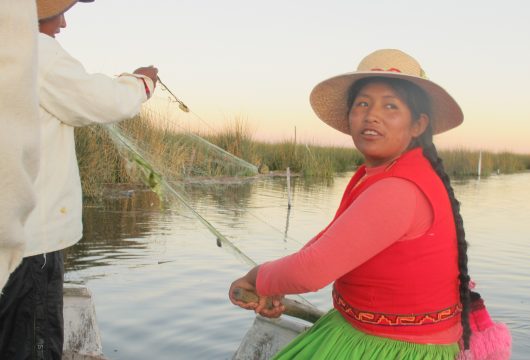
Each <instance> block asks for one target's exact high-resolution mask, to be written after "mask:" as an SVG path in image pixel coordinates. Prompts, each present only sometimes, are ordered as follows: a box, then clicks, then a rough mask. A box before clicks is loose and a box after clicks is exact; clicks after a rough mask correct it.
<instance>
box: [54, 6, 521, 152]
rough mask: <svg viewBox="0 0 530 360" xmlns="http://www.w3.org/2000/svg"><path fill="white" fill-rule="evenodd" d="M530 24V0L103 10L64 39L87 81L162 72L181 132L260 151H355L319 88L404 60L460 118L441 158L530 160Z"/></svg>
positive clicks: (71, 20)
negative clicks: (215, 136) (267, 146)
mask: <svg viewBox="0 0 530 360" xmlns="http://www.w3.org/2000/svg"><path fill="white" fill-rule="evenodd" d="M529 13H530V2H528V1H527V0H504V1H491V0H482V1H478V0H467V1H456V0H445V1H436V2H435V1H426V0H409V1H406V0H365V1H359V0H343V1H339V0H327V1H322V0H320V1H314V0H304V1H301V0H291V1H289V0H283V1H279V0H269V1H252V0H246V1H243V0H226V1H219V0H178V1H173V0H158V1H155V0H150V1H148V0H143V1H142V0H95V2H93V3H89V4H84V3H79V4H77V5H75V6H74V7H73V8H72V9H70V10H69V11H68V12H67V13H66V21H67V24H68V26H67V28H66V29H63V30H62V32H61V33H60V34H58V35H57V37H56V38H57V39H58V40H59V42H60V43H61V44H62V45H63V47H64V48H65V49H66V50H67V51H68V52H69V53H70V54H72V55H73V56H74V57H76V58H77V59H79V60H80V61H81V62H82V63H83V64H84V66H85V67H86V69H87V70H88V71H89V72H98V73H105V74H108V75H117V74H120V73H122V72H131V71H133V70H134V69H136V68H138V67H140V66H145V65H155V66H157V67H158V69H159V76H160V78H161V79H162V81H163V82H164V83H165V84H166V85H167V86H168V87H169V88H170V89H171V90H172V91H173V92H174V93H175V94H176V95H177V96H178V97H179V98H180V99H181V100H182V101H184V102H185V103H186V104H187V105H188V106H189V108H190V109H191V110H192V113H190V114H185V113H183V112H179V111H177V110H174V109H176V106H174V105H172V104H168V101H167V94H166V93H165V92H163V91H161V90H160V89H157V91H156V92H155V96H154V99H152V100H150V101H149V103H148V104H149V106H150V107H152V108H156V109H157V111H161V112H164V113H166V114H168V116H170V117H171V119H173V118H174V119H175V122H178V123H179V124H180V125H181V126H185V127H190V128H194V129H196V128H198V129H202V130H208V129H209V128H214V129H219V128H223V127H225V126H227V124H230V123H233V122H234V120H235V119H242V120H244V121H245V124H246V125H247V127H248V128H249V131H251V132H252V134H253V137H254V138H255V139H258V140H267V141H278V140H292V139H293V137H294V133H295V131H296V136H297V141H298V142H305V143H309V144H324V145H336V146H352V140H351V138H350V137H348V136H347V135H344V134H342V133H339V132H338V131H336V130H334V129H332V128H330V127H329V126H328V125H326V124H324V123H323V122H322V121H320V120H319V119H318V118H317V116H316V115H315V114H314V113H313V111H312V109H311V106H310V104H309V93H310V92H311V90H312V88H313V87H314V86H315V85H316V84H317V83H319V82H320V81H323V80H325V79H327V78H329V77H332V76H335V75H339V74H342V73H347V72H351V71H354V70H355V69H356V68H357V65H358V63H359V62H360V61H361V60H362V58H363V57H364V56H366V55H368V54H369V53H371V52H372V51H374V50H377V49H382V48H397V49H400V50H403V51H405V52H407V53H408V54H410V55H412V56H413V57H414V58H416V59H417V60H418V61H419V62H420V64H421V65H422V67H423V69H424V70H425V72H426V74H427V76H428V77H429V78H430V79H431V80H432V81H434V82H436V83H437V84H439V85H441V86H442V87H443V88H445V89H446V90H447V91H448V92H449V93H450V94H451V95H452V96H453V97H454V98H455V99H456V100H457V102H458V103H459V104H460V106H461V107H462V110H463V112H464V123H463V124H462V125H461V126H460V127H458V128H456V129H454V130H451V131H449V132H447V133H444V134H440V135H437V136H435V143H436V145H437V146H438V147H439V148H442V149H443V148H464V149H481V150H490V151H511V152H519V153H530V21H528V14H529ZM295 129H296V130H295Z"/></svg>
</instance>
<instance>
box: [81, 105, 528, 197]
mask: <svg viewBox="0 0 530 360" xmlns="http://www.w3.org/2000/svg"><path fill="white" fill-rule="evenodd" d="M120 129H121V131H123V132H124V133H126V134H127V136H128V137H129V138H130V139H132V140H133V142H134V143H136V144H137V145H138V147H139V148H140V149H141V150H142V151H143V152H142V153H141V155H142V157H144V158H145V159H147V161H148V162H149V163H151V164H153V166H154V167H155V168H156V169H163V174H164V175H165V176H166V177H167V178H169V180H181V179H185V178H190V177H193V178H201V177H218V176H245V175H248V173H246V172H245V169H244V168H243V167H241V166H240V164H238V163H237V161H233V160H230V161H228V160H226V159H223V157H222V155H219V153H215V154H213V153H212V147H211V146H208V145H207V143H205V142H204V141H202V140H200V139H199V137H198V135H199V136H200V137H201V138H204V139H206V140H207V141H209V142H210V143H212V144H215V145H216V146H218V147H220V148H222V149H224V150H226V151H227V152H229V153H231V154H233V155H235V156H237V157H239V158H241V159H244V160H245V161H247V162H249V163H251V164H254V165H256V166H258V167H259V169H260V172H263V173H266V172H267V171H285V170H286V169H287V167H289V168H290V170H291V172H294V173H298V174H300V175H301V176H304V177H307V178H320V179H332V178H333V176H334V174H336V173H340V172H345V171H352V170H354V169H355V168H356V167H357V166H358V165H360V164H361V163H362V162H363V158H362V156H361V154H360V153H359V152H358V151H357V150H355V149H353V148H342V147H331V146H318V145H311V144H297V143H295V142H294V141H290V140H284V141H280V142H276V143H268V142H262V141H255V140H254V139H253V137H252V131H251V129H249V128H248V126H247V122H246V121H245V120H244V119H241V118H236V119H234V120H233V121H232V122H230V123H228V124H227V125H225V127H224V128H222V129H220V130H217V131H212V132H209V133H202V134H192V133H190V132H188V131H185V130H182V129H180V128H178V127H177V126H175V122H174V121H169V120H168V119H165V118H163V116H161V115H160V114H154V113H143V114H142V115H140V116H138V117H136V118H134V119H131V120H128V121H125V122H122V123H120ZM75 139H76V151H77V157H78V161H79V168H80V174H81V180H82V184H83V193H84V194H85V196H87V197H93V198H98V197H100V196H101V195H102V192H103V190H104V189H105V187H106V186H107V185H108V184H118V183H127V184H132V185H137V184H142V183H146V182H147V181H149V179H148V176H149V175H150V174H146V173H145V172H142V171H141V170H142V169H141V167H137V166H134V162H135V161H134V159H131V158H130V157H128V156H127V155H126V154H120V151H119V149H118V148H117V147H116V146H115V145H114V143H113V142H112V140H111V138H110V137H109V135H108V132H107V130H106V129H105V128H104V127H101V126H97V125H96V126H91V127H85V128H79V129H76V130H75ZM479 153H480V152H479V151H475V150H466V149H454V150H442V151H440V157H441V158H442V159H443V161H444V166H445V168H446V171H447V173H448V174H449V175H450V176H451V177H458V178H461V177H466V176H476V175H477V174H478V159H479ZM230 166H232V168H231V167H230ZM528 169H530V154H529V155H522V154H514V153H509V152H501V153H494V152H489V151H483V152H482V174H481V175H482V176H488V175H490V174H494V173H514V172H519V171H524V170H528ZM151 175H152V174H151Z"/></svg>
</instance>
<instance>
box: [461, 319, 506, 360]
mask: <svg viewBox="0 0 530 360" xmlns="http://www.w3.org/2000/svg"><path fill="white" fill-rule="evenodd" d="M460 346H461V348H462V349H463V344H460ZM511 349H512V336H511V335H510V330H509V329H508V327H507V326H506V325H505V324H503V323H494V325H493V326H491V327H488V328H487V329H484V330H479V331H474V332H473V333H472V334H471V339H470V344H469V350H466V351H464V350H462V351H460V354H459V355H458V357H457V360H507V359H510V355H511V352H512V351H511Z"/></svg>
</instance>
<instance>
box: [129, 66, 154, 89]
mask: <svg viewBox="0 0 530 360" xmlns="http://www.w3.org/2000/svg"><path fill="white" fill-rule="evenodd" d="M133 74H139V75H144V76H147V77H148V78H150V79H151V80H153V85H154V86H156V82H157V80H158V68H156V67H154V66H153V65H150V66H145V67H141V68H138V69H136V70H134V73H133Z"/></svg>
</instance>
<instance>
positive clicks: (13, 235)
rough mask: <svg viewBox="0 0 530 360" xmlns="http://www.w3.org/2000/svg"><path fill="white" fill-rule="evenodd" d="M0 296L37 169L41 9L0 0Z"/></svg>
mask: <svg viewBox="0 0 530 360" xmlns="http://www.w3.org/2000/svg"><path fill="white" fill-rule="evenodd" d="M0 44H2V46H0V73H1V76H0V129H1V131H0V171H1V175H0V189H1V191H0V297H1V296H2V295H1V294H2V289H3V287H4V285H5V284H6V282H7V279H8V277H9V274H10V273H11V272H13V270H15V268H16V267H17V266H18V264H19V263H20V261H21V260H22V256H23V254H24V247H25V244H26V241H27V239H26V234H25V230H24V223H25V222H26V219H27V217H28V215H29V213H30V211H31V209H32V208H33V206H34V205H35V190H34V188H33V181H34V180H35V177H36V175H37V171H38V168H39V163H38V160H39V130H40V128H39V126H38V119H39V117H38V100H37V10H36V7H35V1H34V0H2V1H0Z"/></svg>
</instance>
